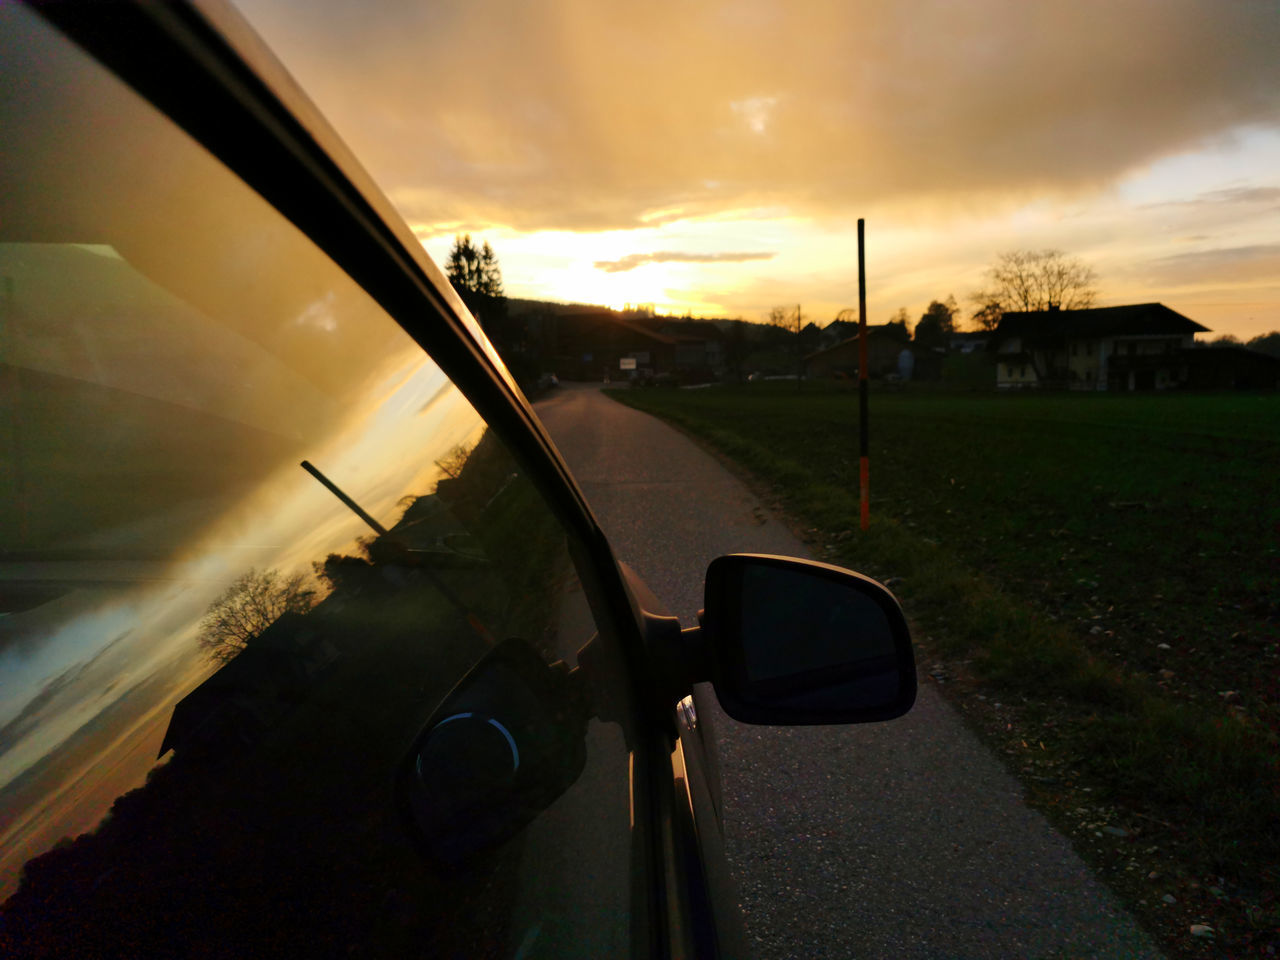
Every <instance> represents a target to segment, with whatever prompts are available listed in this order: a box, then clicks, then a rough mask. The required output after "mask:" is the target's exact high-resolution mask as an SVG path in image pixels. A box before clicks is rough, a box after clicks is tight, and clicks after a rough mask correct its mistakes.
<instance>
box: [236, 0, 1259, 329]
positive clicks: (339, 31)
mask: <svg viewBox="0 0 1280 960" xmlns="http://www.w3.org/2000/svg"><path fill="white" fill-rule="evenodd" d="M240 6H241V8H242V10H243V11H244V13H245V15H246V17H247V18H248V19H249V20H250V22H251V23H252V24H253V25H254V26H255V27H256V28H257V29H258V30H259V31H260V32H262V34H263V35H264V37H265V39H266V40H267V42H268V43H269V44H270V45H271V46H272V47H273V48H274V49H275V51H276V52H277V53H278V54H279V55H280V57H281V58H282V60H283V61H284V63H285V65H286V66H287V67H288V68H289V69H290V70H291V71H292V72H293V73H294V74H295V75H296V76H297V78H298V80H299V82H300V83H301V85H302V86H303V87H304V88H305V89H306V90H307V91H308V92H309V94H310V95H311V96H312V97H313V98H314V99H315V100H316V102H317V104H318V105H319V107H320V108H321V110H322V111H323V112H324V113H325V114H326V115H327V116H328V117H329V119H330V120H331V122H332V123H333V124H334V126H335V127H336V128H337V129H338V131H339V133H340V134H341V135H342V136H343V137H344V138H345V139H346V140H347V141H348V142H349V143H350V145H351V146H352V148H353V149H354V151H355V153H356V154H357V156H359V157H360V158H361V159H362V160H363V162H364V163H365V164H366V165H367V166H368V168H369V170H370V172H371V173H372V174H373V176H374V178H375V179H376V180H377V181H378V182H379V183H380V184H381V186H382V187H383V189H384V190H385V191H386V192H387V194H388V196H389V197H390V198H391V199H392V201H393V202H394V203H395V204H396V205H397V207H398V208H399V209H400V211H401V212H402V213H403V214H404V216H405V218H406V219H407V220H408V221H409V223H410V224H411V225H412V226H413V227H414V229H415V232H417V234H418V236H419V237H420V239H421V240H422V241H423V243H424V246H425V247H426V249H427V250H428V251H429V252H430V253H431V255H432V256H433V257H434V258H435V259H436V260H437V262H439V261H440V260H442V259H443V258H444V256H445V255H446V254H447V252H448V247H449V243H450V241H451V240H452V237H453V235H454V233H455V232H459V231H468V232H470V233H472V234H473V235H476V236H478V237H483V238H484V239H487V240H489V242H490V243H492V244H493V246H494V248H495V250H496V251H497V253H498V257H499V260H500V262H501V265H502V269H503V275H504V278H505V281H506V289H507V292H508V294H509V295H512V296H519V297H531V298H539V299H553V300H560V301H577V302H589V303H598V304H603V305H607V306H613V307H620V306H623V305H624V304H627V303H652V304H654V305H655V307H656V308H657V309H658V310H659V311H662V312H670V313H681V314H683V313H686V312H692V313H694V314H700V315H705V316H720V317H731V316H740V317H744V318H746V319H754V320H758V319H760V318H761V316H762V315H763V314H764V313H767V311H768V310H769V308H770V307H771V306H774V305H777V304H782V303H801V304H803V305H804V306H805V310H806V312H807V313H811V315H812V316H813V317H814V318H815V319H816V320H818V321H819V322H824V321H826V320H829V319H831V318H832V317H834V315H835V313H836V312H837V311H838V310H840V309H841V308H844V307H848V306H851V305H853V304H855V303H856V299H857V283H856V272H855V271H856V247H855V226H854V225H855V222H856V220H857V218H858V217H865V218H866V220H867V224H868V226H867V235H868V252H867V259H868V308H869V312H870V319H872V320H873V321H883V320H884V319H887V318H888V316H889V314H891V313H892V312H893V311H894V310H896V309H897V308H898V307H900V306H905V307H906V308H907V309H908V312H909V313H910V314H911V315H912V316H919V314H920V313H921V311H922V310H923V308H924V307H925V305H926V304H927V303H928V302H929V301H930V300H932V299H934V298H944V297H946V296H947V295H948V294H954V295H955V296H956V298H957V299H958V300H960V301H961V303H962V304H964V303H965V302H966V297H967V295H968V294H969V293H970V292H971V291H973V290H975V289H976V288H978V287H979V286H980V284H981V282H982V275H983V271H984V270H985V269H986V267H987V266H988V265H989V264H990V263H991V262H992V261H993V260H994V259H995V257H996V256H997V255H998V254H999V253H1001V252H1003V251H1006V250H1011V249H1024V248H1045V247H1052V248H1057V249H1061V250H1063V251H1065V252H1066V253H1068V254H1069V255H1072V256H1078V257H1080V258H1082V259H1083V260H1085V261H1086V262H1087V263H1088V264H1089V265H1091V266H1092V267H1093V268H1094V270H1095V271H1096V273H1097V276H1098V292H1099V303H1100V304H1116V303H1126V302H1143V301H1153V300H1154V301H1160V302H1163V303H1165V304H1167V305H1168V306H1170V307H1172V308H1174V309H1175V310H1178V311H1180V312H1182V313H1184V314H1186V315H1187V316H1190V317H1192V318H1194V319H1197V320H1199V321H1200V322H1202V323H1204V324H1205V325H1206V326H1209V327H1211V328H1212V329H1213V330H1214V331H1215V333H1232V334H1235V335H1237V336H1240V337H1248V336H1251V335H1254V334H1257V333H1261V332H1264V331H1266V330H1270V329H1276V328H1280V239H1278V238H1280V65H1278V64H1280V58H1276V57H1275V56H1274V52H1275V49H1276V48H1277V46H1278V45H1280V8H1277V7H1276V6H1275V4H1274V3H1269V2H1252V0H1242V2H1240V3H1233V4H1229V5H1220V4H1212V3H1208V2H1200V0H1178V2H1171V3H1164V4H1159V5H1150V4H1146V3H1140V2H1137V0H1126V2H1121V3H1106V4H1099V3H1070V4H1068V3H1053V4H1034V5H1010V4H1007V3H1000V2H997V0H978V2H974V3H970V4H965V5H963V6H958V5H954V4H946V3H941V2H933V0H919V2H916V3H909V4H896V5H892V6H887V5H873V4H867V3H848V4H838V5H831V4H800V5H787V6H785V7H784V6H782V5H778V4H772V3H764V2H746V3H733V4H706V5H699V6H698V7H697V8H695V9H689V8H688V7H686V6H684V5H676V4H674V3H663V2H659V3H646V4H643V5H641V4H616V5H614V4H610V5H607V6H601V5H599V4H594V3H590V2H587V0H557V2H556V3H553V4H551V5H547V6H543V5H539V6H536V7H528V8H516V9H510V8H507V7H505V6H503V5H499V4H491V3H487V2H483V0H482V2H475V3H468V4H466V5H465V6H445V7H441V6H440V5H428V4H425V3H422V2H419V0H396V2H389V3H384V4H380V5H379V6H378V7H377V11H378V12H377V13H376V14H369V13H367V12H366V11H363V10H362V11H361V12H360V13H359V14H358V15H357V14H356V13H354V12H353V11H352V10H351V9H349V8H348V7H347V5H345V4H342V3H338V2H336V0H326V2H321V3H318V4H313V5H308V8H307V11H306V15H305V16H303V15H301V12H300V8H299V7H298V5H297V4H296V3H295V2H293V0H244V2H242V3H241V4H240Z"/></svg>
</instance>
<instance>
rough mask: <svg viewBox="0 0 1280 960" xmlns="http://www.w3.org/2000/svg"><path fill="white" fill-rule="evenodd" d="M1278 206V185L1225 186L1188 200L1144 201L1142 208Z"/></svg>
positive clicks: (1279, 196) (1279, 190)
mask: <svg viewBox="0 0 1280 960" xmlns="http://www.w3.org/2000/svg"><path fill="white" fill-rule="evenodd" d="M1228 205H1230V206H1251V207H1252V206H1257V207H1280V187H1257V186H1254V187H1225V188H1223V189H1221V190H1208V191H1206V192H1204V193H1202V194H1200V195H1199V196H1196V197H1192V198H1191V199H1190V200H1165V201H1162V202H1160V203H1146V204H1143V205H1142V208H1143V209H1147V210H1151V209H1158V208H1160V207H1221V206H1228Z"/></svg>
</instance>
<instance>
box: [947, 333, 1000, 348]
mask: <svg viewBox="0 0 1280 960" xmlns="http://www.w3.org/2000/svg"><path fill="white" fill-rule="evenodd" d="M990 338H991V334H990V333H988V332H987V331H986V330H966V331H963V332H960V331H957V332H955V333H949V334H947V350H948V352H950V353H980V352H981V351H983V350H986V349H987V341H988V340H989V339H990Z"/></svg>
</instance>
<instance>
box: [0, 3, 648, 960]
mask: <svg viewBox="0 0 1280 960" xmlns="http://www.w3.org/2000/svg"><path fill="white" fill-rule="evenodd" d="M0 68H2V69H3V72H4V77H3V78H2V79H0V89H3V90H4V91H5V95H4V97H3V98H0V137H2V138H3V141H4V143H3V150H0V158H2V159H0V165H2V166H0V183H2V184H3V187H2V192H0V361H2V363H0V396H2V397H3V405H4V409H5V417H4V424H3V429H2V430H0V489H2V490H3V496H0V681H2V682H0V899H3V900H4V903H3V908H2V909H3V917H2V919H0V943H2V944H3V947H4V952H5V953H6V955H14V956H20V955H39V956H73V955H83V954H85V953H87V952H105V953H108V954H116V953H123V954H129V955H144V956H145V955H170V954H172V953H173V952H175V950H176V951H177V952H187V951H188V950H192V951H194V952H200V953H201V954H204V955H209V956H245V955H250V954H252V955H266V956H285V955H292V954H296V953H303V952H305V953H307V954H308V955H331V954H342V955H344V956H345V955H362V956H364V955H394V956H404V955H419V954H426V955H437V954H439V955H466V956H489V955H492V956H512V955H515V954H516V953H517V951H518V950H522V951H523V953H522V954H521V955H523V956H565V955H574V954H575V953H577V954H579V955H583V956H585V955H598V954H601V953H607V954H618V953H626V952H627V950H628V948H629V945H630V939H629V938H630V935H631V933H630V930H629V927H628V924H629V917H630V915H631V912H632V909H633V904H632V901H631V896H632V894H631V890H632V881H631V876H630V873H631V861H632V856H631V845H632V837H631V824H630V820H629V810H630V796H629V789H630V787H629V783H628V751H629V742H630V737H631V734H630V729H629V722H630V721H629V717H630V712H629V710H630V708H629V707H628V705H627V704H628V701H627V693H626V687H625V684H624V683H622V682H621V681H620V679H619V677H620V672H619V670H618V669H617V668H616V667H615V666H614V661H613V657H614V651H613V650H612V648H611V647H609V645H608V643H607V642H606V639H603V638H596V639H594V640H593V634H594V625H593V621H592V619H591V614H590V610H589V608H588V606H587V604H586V601H585V597H584V594H583V590H582V587H581V585H580V584H579V582H578V580H577V576H576V573H575V570H574V567H573V565H572V564H571V562H570V560H569V554H568V551H567V549H566V542H565V536H564V533H563V531H562V529H561V528H560V527H559V526H558V524H557V522H556V521H555V520H554V518H553V516H552V515H551V513H550V512H549V511H548V510H547V508H546V507H545V505H544V504H543V502H542V500H541V499H540V497H539V494H538V493H537V491H536V490H535V488H534V487H533V486H532V484H531V483H530V482H529V481H528V480H527V479H526V478H525V477H524V476H523V475H522V473H521V472H520V470H519V469H518V467H517V465H516V464H515V462H514V461H513V459H512V458H511V456H510V455H509V454H508V453H507V451H506V449H505V448H504V446H503V444H502V442H501V440H500V439H499V437H498V436H497V435H496V434H495V433H494V432H493V431H491V430H490V429H489V428H488V427H487V426H486V424H485V423H484V421H483V420H482V419H481V418H480V417H479V416H478V415H477V414H476V412H475V411H474V409H473V408H472V407H471V406H470V405H469V404H468V403H467V402H466V400H465V398H464V397H463V396H462V395H461V394H460V393H459V392H458V390H457V389H456V388H455V387H454V386H453V384H452V383H450V381H449V380H448V379H447V378H446V377H445V376H444V375H443V373H442V372H441V371H440V370H439V368H438V367H436V366H435V364H434V363H433V362H432V361H431V360H430V359H429V358H428V357H426V356H424V355H423V354H422V352H421V350H420V349H419V348H418V347H417V346H416V345H415V344H414V343H413V342H412V341H410V340H409V338H408V337H407V336H406V335H405V334H404V333H403V332H402V331H401V330H400V328H399V327H398V326H397V325H396V324H395V323H394V322H393V321H392V320H391V319H390V318H388V317H387V316H386V315H385V314H384V313H383V312H382V311H381V310H380V309H379V307H378V306H377V305H376V303H374V301H373V300H371V299H370V298H369V297H368V296H367V295H366V294H365V293H364V291H362V290H361V289H360V288H359V287H358V286H356V285H355V284H354V283H353V282H352V281H351V280H350V279H349V278H348V277H347V276H346V275H345V274H344V273H342V272H341V271H340V270H339V269H338V268H337V267H336V266H335V265H334V264H333V263H332V262H331V261H329V260H328V259H327V258H326V257H325V256H324V255H323V254H322V253H321V252H320V251H319V250H318V249H317V248H315V247H314V246H313V245H312V244H311V243H310V242H309V241H308V240H307V239H306V238H305V237H303V236H302V235H301V234H299V233H298V232H297V231H296V230H295V229H294V228H293V227H292V226H291V225H289V224H288V223H287V222H286V221H285V220H284V219H283V218H281V217H280V216H279V215H278V214H277V213H276V212H275V211H274V210H272V209H271V207H269V206H268V205H267V204H266V203H265V202H264V201H263V200H262V199H261V198H260V197H258V196H257V195H256V194H254V193H253V192H252V191H250V190H249V189H248V188H247V187H245V186H244V185H243V184H242V183H241V182H240V181H238V180H237V179H236V178H234V177H233V176H232V175H230V174H229V173H228V172H227V171H226V170H225V169H224V168H223V167H221V166H220V165H219V164H218V162H217V161H216V160H214V159H213V158H212V157H211V156H209V155H208V154H207V153H205V152H204V151H203V150H201V149H200V148H199V147H198V146H196V145H195V144H193V143H192V142H191V141H189V140H188V139H187V138H185V136H184V135H182V134H181V133H180V132H179V131H177V130H176V129H175V128H174V127H173V126H172V125H171V124H169V123H168V122H167V121H166V120H164V119H163V118H162V117H161V116H160V115H159V114H157V113H156V112H154V111H153V110H152V109H150V108H149V107H147V106H146V105H145V104H143V103H142V102H141V101H139V100H138V99H137V98H136V97H135V96H134V95H133V94H131V93H130V92H129V91H128V90H127V89H125V88H124V87H123V86H122V85H120V84H119V83H118V82H117V81H115V80H114V79H113V78H112V77H111V76H109V75H108V74H106V73H105V72H104V71H103V70H101V68H99V67H97V66H96V65H95V64H94V63H92V62H91V61H89V60H88V59H87V58H85V57H84V56H83V55H82V54H80V53H79V52H77V51H76V50H75V49H74V48H73V47H71V46H70V45H69V44H67V43H66V42H65V41H64V40H62V39H61V38H60V37H58V36H57V35H56V34H55V33H54V32H53V31H51V30H50V29H49V28H47V27H46V26H44V25H43V24H42V23H41V22H40V21H39V20H38V19H37V18H36V17H35V16H34V15H32V14H31V13H30V12H28V11H26V10H24V9H20V8H16V7H15V6H14V5H12V4H6V5H3V6H0ZM583 648H586V652H585V653H583V654H582V655H581V656H580V655H579V651H580V650H582V649H583ZM580 663H581V664H582V665H581V666H579V664H580ZM575 667H576V668H577V669H574V668H575ZM603 704H607V705H608V707H607V709H606V708H605V707H604V706H602V705H603ZM464 714H465V715H466V716H465V717H463V715H464ZM602 717H603V719H602ZM459 718H463V719H462V720H460V719H459ZM464 720H465V721H466V722H463V721H464ZM110 944H118V946H116V947H111V946H108V945H110ZM194 944H199V949H198V950H196V949H195V947H193V946H192V945H194ZM175 945H181V946H179V947H175Z"/></svg>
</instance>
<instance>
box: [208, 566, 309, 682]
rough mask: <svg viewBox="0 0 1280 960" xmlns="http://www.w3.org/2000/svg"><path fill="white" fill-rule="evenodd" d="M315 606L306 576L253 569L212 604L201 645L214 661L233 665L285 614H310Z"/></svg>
mask: <svg viewBox="0 0 1280 960" xmlns="http://www.w3.org/2000/svg"><path fill="white" fill-rule="evenodd" d="M314 604H315V591H314V590H313V589H310V588H309V587H308V586H307V578H306V577H305V576H304V575H303V574H300V573H295V574H294V575H293V576H291V577H282V576H281V575H280V573H279V571H277V570H264V571H262V572H261V573H259V572H258V571H257V570H255V569H253V568H250V569H249V571H248V572H247V573H242V574H241V575H240V576H238V577H236V579H235V581H234V582H232V584H231V585H230V586H229V587H227V589H226V590H224V591H223V592H222V595H221V596H219V597H218V599H217V600H214V601H213V603H211V604H209V609H208V610H207V611H206V612H205V615H204V619H203V620H201V621H200V636H199V638H198V639H197V642H198V643H199V644H200V649H202V650H203V651H204V652H205V654H206V655H207V656H208V657H209V659H210V660H216V661H218V662H220V663H229V662H230V661H231V660H233V659H235V657H236V655H237V654H239V653H240V651H242V650H243V649H244V648H245V647H247V646H248V645H249V643H250V641H252V640H253V639H254V638H255V637H257V636H259V635H261V633H262V632H263V631H264V630H266V629H267V627H269V626H271V624H273V623H275V622H276V621H277V620H278V619H280V617H281V615H282V614H284V613H286V612H290V611H292V612H294V613H306V612H307V611H308V610H310V609H311V607H312V606H313V605H314Z"/></svg>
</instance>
